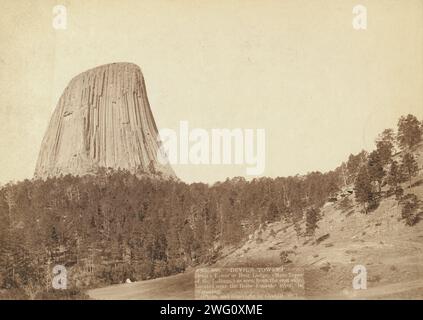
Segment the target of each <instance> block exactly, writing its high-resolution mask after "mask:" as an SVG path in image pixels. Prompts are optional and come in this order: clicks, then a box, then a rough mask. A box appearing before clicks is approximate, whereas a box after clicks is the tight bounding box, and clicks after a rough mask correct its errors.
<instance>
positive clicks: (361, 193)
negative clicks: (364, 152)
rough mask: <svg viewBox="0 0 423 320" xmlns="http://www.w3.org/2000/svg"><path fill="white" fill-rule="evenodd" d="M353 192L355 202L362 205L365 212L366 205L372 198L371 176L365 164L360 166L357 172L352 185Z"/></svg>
mask: <svg viewBox="0 0 423 320" xmlns="http://www.w3.org/2000/svg"><path fill="white" fill-rule="evenodd" d="M354 194H355V198H356V200H357V202H359V203H360V204H362V205H363V208H364V211H365V212H366V213H367V210H368V205H369V203H370V202H372V201H373V200H374V194H373V188H372V183H371V178H370V175H369V172H368V170H367V166H362V167H361V168H360V171H359V172H358V175H357V179H356V180H355V185H354Z"/></svg>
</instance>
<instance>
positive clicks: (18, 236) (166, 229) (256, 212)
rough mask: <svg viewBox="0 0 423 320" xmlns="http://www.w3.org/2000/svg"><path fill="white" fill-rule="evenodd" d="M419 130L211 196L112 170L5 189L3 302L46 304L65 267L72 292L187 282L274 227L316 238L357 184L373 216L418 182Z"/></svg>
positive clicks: (195, 187) (225, 186) (405, 126)
mask: <svg viewBox="0 0 423 320" xmlns="http://www.w3.org/2000/svg"><path fill="white" fill-rule="evenodd" d="M417 123H418V125H417V128H418V130H416V121H414V118H413V116H411V117H410V115H409V116H408V117H402V118H401V119H400V122H399V133H398V137H397V139H396V138H395V137H394V134H393V131H392V130H390V131H389V130H385V131H384V133H383V134H382V135H381V136H380V137H379V140H377V149H376V150H375V151H373V153H371V154H370V156H369V155H368V154H367V152H364V151H363V152H360V153H359V154H357V155H351V156H350V157H349V159H348V161H347V162H346V163H343V164H342V165H340V166H339V167H338V168H337V169H335V170H333V171H330V172H327V173H320V172H311V173H308V174H306V175H302V176H299V175H298V176H293V177H278V178H256V179H253V180H251V181H246V180H245V179H244V178H241V177H237V178H233V179H227V180H226V181H224V182H219V183H215V184H214V185H212V186H209V185H207V184H203V183H193V184H186V183H184V182H181V181H174V180H163V179H157V178H148V177H143V178H140V177H136V176H134V175H132V174H130V173H129V172H126V171H121V170H118V171H112V170H108V171H103V172H102V173H100V174H98V175H95V176H94V175H87V176H82V177H75V176H70V175H67V176H62V177H57V178H49V179H47V180H40V179H39V180H24V181H21V182H18V183H9V184H6V185H4V186H3V187H2V188H1V189H0V292H1V291H9V292H12V291H16V292H19V294H20V295H21V296H22V297H23V298H37V297H42V295H43V294H46V292H49V290H50V288H51V278H52V272H51V270H52V268H53V266H55V265H58V264H60V265H64V266H65V267H66V268H67V270H68V277H69V280H68V286H69V287H70V289H81V288H87V287H93V286H102V285H109V284H114V283H122V282H123V281H124V280H125V279H128V278H129V279H131V280H144V279H151V278H156V277H162V276H166V275H171V274H175V273H179V272H182V271H184V270H185V269H186V268H187V267H190V266H196V265H199V264H212V263H213V262H215V261H216V259H217V258H218V256H219V250H220V249H221V248H222V247H223V246H227V245H236V244H238V243H240V242H241V241H243V240H244V239H246V237H248V235H249V234H251V233H252V232H253V231H254V230H256V229H257V228H258V227H259V226H260V225H261V224H263V223H266V222H273V221H281V220H282V221H285V222H287V223H292V224H294V225H296V226H297V225H298V223H299V222H301V221H305V225H306V228H305V230H302V229H301V228H296V230H297V232H299V233H302V235H304V236H306V235H311V234H313V232H314V230H315V228H316V223H317V222H318V220H319V218H320V208H321V207H322V206H323V204H324V203H325V202H326V201H327V200H328V199H329V198H330V197H333V195H335V194H336V193H337V192H338V191H339V190H340V189H341V188H342V187H344V186H346V185H349V184H352V183H354V182H355V196H356V198H357V201H358V202H360V203H363V204H364V206H365V208H366V212H367V211H368V209H369V208H371V205H372V202H373V201H374V199H376V198H377V196H378V194H379V193H380V191H381V186H382V185H383V183H385V182H386V183H388V184H389V185H391V186H392V188H393V191H392V192H394V193H398V190H397V189H398V188H399V187H398V186H399V183H400V182H403V181H411V177H412V176H413V175H414V174H415V173H416V170H418V168H416V164H415V160H414V158H413V156H412V153H411V152H408V151H409V150H411V148H412V147H413V146H414V145H416V144H417V143H419V142H420V141H421V125H420V122H418V121H417ZM410 126H411V127H412V128H411V129H410ZM409 131H411V133H410V132H409ZM416 132H417V135H419V137H418V138H416V137H415V135H416ZM394 140H395V141H394ZM396 140H398V143H399V148H400V149H401V150H405V151H407V152H406V153H404V156H403V161H402V163H401V164H399V163H397V162H396V161H393V160H392V154H393V152H394V144H395V145H396V144H397V142H396ZM400 173H401V175H400ZM410 206H411V204H410ZM14 297H15V298H16V295H15V296H14Z"/></svg>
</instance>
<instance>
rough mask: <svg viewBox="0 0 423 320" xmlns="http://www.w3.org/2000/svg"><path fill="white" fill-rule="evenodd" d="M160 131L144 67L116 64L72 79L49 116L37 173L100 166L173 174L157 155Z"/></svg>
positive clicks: (84, 170)
mask: <svg viewBox="0 0 423 320" xmlns="http://www.w3.org/2000/svg"><path fill="white" fill-rule="evenodd" d="M158 148H159V141H158V132H157V127H156V124H155V122H154V118H153V114H152V112H151V109H150V105H149V102H148V98H147V92H146V89H145V83H144V78H143V75H142V73H141V70H140V68H139V67H138V66H137V65H135V64H132V63H112V64H108V65H103V66H100V67H97V68H94V69H91V70H88V71H86V72H84V73H82V74H80V75H78V76H76V77H75V78H73V79H72V80H71V82H70V83H69V85H68V86H67V88H66V89H65V91H64V92H63V94H62V96H61V97H60V100H59V102H58V104H57V107H56V109H55V111H54V113H53V116H52V118H51V120H50V124H49V126H48V129H47V132H46V134H45V136H44V139H43V142H42V145H41V150H40V154H39V157H38V161H37V165H36V169H35V177H37V178H47V177H51V176H57V175H60V174H63V175H65V174H72V175H84V174H90V173H94V174H95V173H96V172H98V170H99V168H102V167H103V168H113V169H118V168H121V169H126V170H129V171H130V172H132V173H140V172H146V173H154V172H156V173H157V172H159V173H161V174H162V176H164V177H175V174H174V172H173V170H172V168H171V167H170V166H168V165H161V164H160V163H159V162H158V160H157V151H158Z"/></svg>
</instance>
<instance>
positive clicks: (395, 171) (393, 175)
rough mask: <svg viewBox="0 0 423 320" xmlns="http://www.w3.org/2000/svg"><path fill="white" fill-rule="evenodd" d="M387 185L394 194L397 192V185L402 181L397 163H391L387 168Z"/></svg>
mask: <svg viewBox="0 0 423 320" xmlns="http://www.w3.org/2000/svg"><path fill="white" fill-rule="evenodd" d="M386 180H387V183H388V185H390V186H391V190H392V191H394V192H395V193H396V192H397V190H398V188H400V187H399V184H400V183H401V182H402V181H403V180H404V176H403V174H402V172H401V168H400V167H399V165H398V162H396V161H392V162H391V166H390V167H389V172H388V177H387V179H386Z"/></svg>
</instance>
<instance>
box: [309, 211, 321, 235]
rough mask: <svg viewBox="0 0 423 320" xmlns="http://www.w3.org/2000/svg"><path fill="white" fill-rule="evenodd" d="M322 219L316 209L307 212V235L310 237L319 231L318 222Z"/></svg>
mask: <svg viewBox="0 0 423 320" xmlns="http://www.w3.org/2000/svg"><path fill="white" fill-rule="evenodd" d="M319 219H320V213H319V210H317V209H316V208H313V207H312V208H310V209H308V210H307V211H306V234H307V235H308V236H312V235H314V232H315V231H316V229H317V222H318V221H319Z"/></svg>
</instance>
